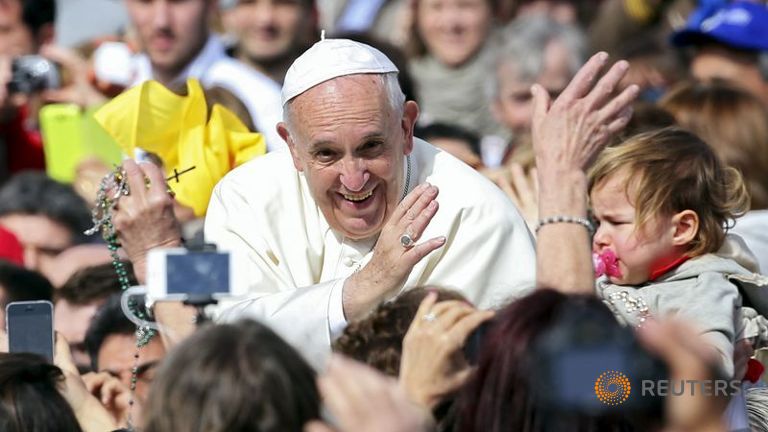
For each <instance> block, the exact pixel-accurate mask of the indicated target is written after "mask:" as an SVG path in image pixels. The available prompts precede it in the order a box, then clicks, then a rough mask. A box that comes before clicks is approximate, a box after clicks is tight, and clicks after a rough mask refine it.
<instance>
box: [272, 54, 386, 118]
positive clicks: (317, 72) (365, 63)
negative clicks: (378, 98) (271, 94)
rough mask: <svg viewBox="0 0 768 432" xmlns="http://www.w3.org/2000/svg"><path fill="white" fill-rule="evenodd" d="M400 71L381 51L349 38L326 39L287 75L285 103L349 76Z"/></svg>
mask: <svg viewBox="0 0 768 432" xmlns="http://www.w3.org/2000/svg"><path fill="white" fill-rule="evenodd" d="M390 72H399V71H398V70H397V67H395V64H394V63H392V61H391V60H390V59H388V58H387V56H385V55H384V54H382V52H381V51H379V50H377V49H376V48H373V47H370V46H368V45H366V44H362V43H360V42H355V41H351V40H348V39H323V40H321V41H320V42H317V43H316V44H314V45H312V47H311V48H310V49H308V50H307V51H305V52H304V54H302V55H301V56H299V58H297V59H296V61H294V62H293V64H292V65H291V67H290V68H289V69H288V72H287V73H286V74H285V81H284V82H283V92H282V99H283V100H282V102H283V105H285V103H286V102H288V101H289V100H291V99H293V98H295V97H296V96H298V95H300V94H302V93H304V92H305V91H307V90H309V89H310V88H312V87H314V86H316V85H318V84H320V83H323V82H325V81H328V80H330V79H333V78H338V77H340V76H345V75H354V74H366V73H371V74H384V73H390Z"/></svg>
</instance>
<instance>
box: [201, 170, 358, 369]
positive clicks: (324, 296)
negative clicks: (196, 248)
mask: <svg viewBox="0 0 768 432" xmlns="http://www.w3.org/2000/svg"><path fill="white" fill-rule="evenodd" d="M226 183H227V182H225V181H222V182H220V183H219V184H218V185H217V186H216V188H215V189H214V192H213V195H212V197H211V202H210V204H209V207H208V212H207V215H206V221H205V237H206V241H213V242H215V243H216V244H217V245H218V247H219V249H221V250H229V251H232V252H233V253H239V254H244V255H247V266H246V267H247V269H246V271H247V275H246V276H245V280H247V281H248V285H249V286H248V296H247V298H246V299H245V300H242V301H239V302H237V303H231V302H230V303H229V305H227V304H222V305H221V307H220V308H219V311H218V312H219V313H218V314H217V315H218V317H219V319H220V320H224V321H232V320H235V319H238V318H244V317H247V318H253V319H257V320H259V321H262V322H263V323H264V324H266V325H269V326H270V327H271V328H272V329H273V330H275V331H276V332H277V333H278V334H279V335H280V336H282V337H283V338H284V339H286V340H287V341H288V342H289V343H291V344H292V345H294V346H295V347H296V348H297V349H299V350H300V351H301V352H302V353H303V354H304V355H305V356H306V357H307V360H309V361H310V362H311V363H313V364H315V365H317V364H319V363H320V362H322V361H323V360H324V359H325V358H326V357H327V356H328V354H329V353H330V345H331V341H332V340H333V338H334V336H336V335H338V334H339V333H340V332H341V331H342V330H343V329H344V327H345V326H346V320H345V319H344V311H343V305H342V291H343V285H344V280H345V279H343V278H342V279H334V280H331V281H327V282H323V283H319V284H313V283H312V281H311V278H309V277H307V276H306V275H307V274H310V273H312V272H311V271H309V270H307V269H299V270H297V271H295V272H294V273H290V272H289V271H288V270H287V269H286V267H285V262H284V261H285V260H286V259H290V258H288V257H284V258H283V260H282V262H281V259H280V258H279V257H278V254H275V253H274V251H275V250H277V249H279V248H281V247H282V248H285V247H287V246H286V245H291V246H294V247H295V250H286V249H280V251H281V255H285V256H287V255H290V256H291V257H292V256H294V255H296V257H297V259H296V261H302V260H300V259H298V258H301V257H302V254H304V256H306V250H305V248H304V243H303V242H301V241H298V240H297V241H289V240H290V239H289V238H287V237H285V236H289V235H292V234H295V232H296V231H297V230H295V229H294V230H293V232H288V231H287V230H286V229H284V227H282V226H280V225H277V224H279V223H282V222H284V220H285V219H286V218H290V217H293V215H290V214H288V215H286V216H283V217H282V219H283V221H277V222H276V221H275V219H276V218H271V217H268V216H266V213H263V212H260V209H259V208H257V207H259V206H255V205H254V206H251V205H250V204H249V202H248V200H247V198H246V196H245V193H246V192H243V189H242V187H241V186H238V185H236V184H234V182H229V183H228V184H226ZM285 199H290V198H285ZM291 223H295V224H298V223H300V222H299V221H295V222H291ZM280 236H283V237H280ZM304 261H306V258H304ZM281 264H282V265H281ZM292 269H294V267H292Z"/></svg>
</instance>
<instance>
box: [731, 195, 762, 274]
mask: <svg viewBox="0 0 768 432" xmlns="http://www.w3.org/2000/svg"><path fill="white" fill-rule="evenodd" d="M767 226H768V210H752V211H748V212H747V213H746V214H744V216H742V217H740V218H738V219H736V225H735V226H734V227H733V228H732V229H731V232H733V233H735V234H738V235H739V236H741V238H743V239H744V241H745V242H746V243H747V247H749V250H750V251H752V253H753V254H755V257H756V258H757V261H758V263H759V265H760V272H761V273H763V274H768V230H766V229H765V228H766V227H767Z"/></svg>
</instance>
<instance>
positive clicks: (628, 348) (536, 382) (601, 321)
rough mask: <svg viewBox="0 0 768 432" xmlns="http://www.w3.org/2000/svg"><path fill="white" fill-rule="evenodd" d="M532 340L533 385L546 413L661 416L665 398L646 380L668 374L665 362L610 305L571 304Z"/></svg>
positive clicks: (657, 379)
mask: <svg viewBox="0 0 768 432" xmlns="http://www.w3.org/2000/svg"><path fill="white" fill-rule="evenodd" d="M536 342H537V343H535V344H534V347H533V352H532V365H533V368H532V369H533V370H534V373H533V374H532V376H531V382H530V385H531V388H532V389H533V390H534V393H536V399H537V400H538V402H539V404H540V405H539V406H541V407H542V408H544V410H545V411H550V412H553V413H558V414H557V415H556V417H557V416H563V415H567V414H568V413H571V414H582V415H597V416H600V415H612V414H618V415H621V416H622V417H625V418H626V417H634V418H643V417H645V418H659V417H660V416H661V414H662V413H663V403H664V400H663V398H661V397H659V396H658V395H655V394H644V387H643V386H644V384H646V383H649V382H651V383H652V382H658V381H659V380H666V379H667V378H668V370H667V368H666V366H665V364H664V363H663V362H662V361H661V360H660V359H658V358H656V357H655V356H653V355H651V354H649V353H648V352H647V351H646V350H645V349H644V348H643V347H641V346H640V344H639V342H638V341H637V339H636V338H635V335H634V332H633V331H632V330H631V329H630V328H627V327H622V326H621V325H620V324H618V323H617V322H616V319H615V318H614V317H613V315H612V314H611V312H610V311H609V310H608V309H607V308H599V307H597V306H596V305H594V304H590V303H589V302H573V303H571V304H568V306H567V307H564V308H562V309H561V310H560V313H559V314H558V316H557V317H555V321H554V323H553V325H552V326H551V327H550V328H549V329H547V331H545V332H544V333H543V334H542V335H540V337H539V338H538V339H537V341H536Z"/></svg>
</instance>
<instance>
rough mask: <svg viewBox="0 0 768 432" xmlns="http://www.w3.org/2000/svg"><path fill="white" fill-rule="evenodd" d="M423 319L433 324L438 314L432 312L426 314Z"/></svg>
mask: <svg viewBox="0 0 768 432" xmlns="http://www.w3.org/2000/svg"><path fill="white" fill-rule="evenodd" d="M421 319H422V320H424V321H426V322H430V323H431V322H434V321H436V320H437V314H436V313H434V312H431V311H430V312H429V313H425V314H424V316H423V317H421Z"/></svg>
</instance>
